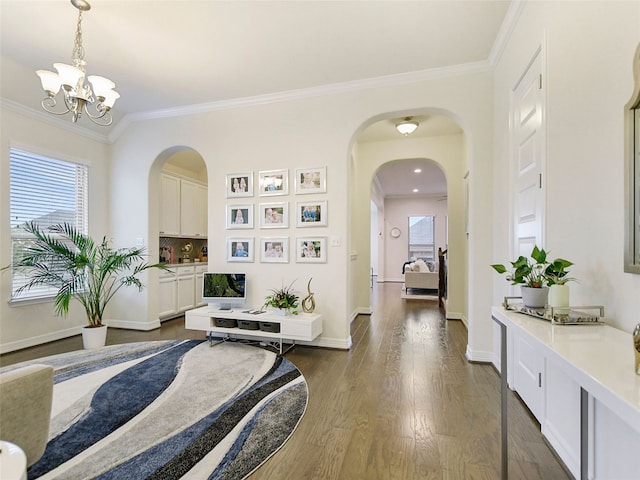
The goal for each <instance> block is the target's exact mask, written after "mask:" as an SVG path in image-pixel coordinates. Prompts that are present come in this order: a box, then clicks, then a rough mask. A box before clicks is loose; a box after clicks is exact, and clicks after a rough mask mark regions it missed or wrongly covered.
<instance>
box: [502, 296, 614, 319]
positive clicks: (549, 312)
mask: <svg viewBox="0 0 640 480" xmlns="http://www.w3.org/2000/svg"><path fill="white" fill-rule="evenodd" d="M502 306H503V307H504V308H505V309H506V310H510V311H512V312H518V313H522V314H524V315H528V316H530V317H535V318H539V319H541V320H547V321H549V322H551V323H552V324H554V325H603V324H604V320H603V318H604V307H602V306H575V307H574V306H570V307H569V308H568V309H567V308H547V307H545V308H532V307H525V306H524V304H523V303H522V297H504V302H503V303H502ZM589 312H591V313H589ZM596 312H597V313H596Z"/></svg>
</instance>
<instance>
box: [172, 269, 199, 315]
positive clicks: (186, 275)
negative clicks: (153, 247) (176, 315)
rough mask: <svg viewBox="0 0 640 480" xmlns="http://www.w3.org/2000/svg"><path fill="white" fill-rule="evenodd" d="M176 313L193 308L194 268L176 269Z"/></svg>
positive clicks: (194, 291)
mask: <svg viewBox="0 0 640 480" xmlns="http://www.w3.org/2000/svg"><path fill="white" fill-rule="evenodd" d="M177 271H178V273H177V282H178V287H177V288H178V311H180V312H182V311H184V310H189V309H191V308H193V307H195V295H196V290H195V274H196V271H195V267H192V266H189V267H178V268H177Z"/></svg>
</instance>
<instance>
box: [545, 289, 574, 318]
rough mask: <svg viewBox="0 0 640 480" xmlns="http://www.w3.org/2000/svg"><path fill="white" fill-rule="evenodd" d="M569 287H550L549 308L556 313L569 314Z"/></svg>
mask: <svg viewBox="0 0 640 480" xmlns="http://www.w3.org/2000/svg"><path fill="white" fill-rule="evenodd" d="M569 294H570V290H569V285H551V286H550V287H549V308H553V309H554V312H556V313H560V314H562V313H568V312H569Z"/></svg>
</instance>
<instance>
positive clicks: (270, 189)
mask: <svg viewBox="0 0 640 480" xmlns="http://www.w3.org/2000/svg"><path fill="white" fill-rule="evenodd" d="M258 176H259V178H260V195H261V196H267V195H288V194H289V170H286V169H285V170H265V171H263V172H260V173H259V174H258Z"/></svg>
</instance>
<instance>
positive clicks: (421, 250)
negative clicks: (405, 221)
mask: <svg viewBox="0 0 640 480" xmlns="http://www.w3.org/2000/svg"><path fill="white" fill-rule="evenodd" d="M435 218H436V217H434V216H422V215H421V216H413V217H409V257H408V258H412V257H415V258H416V259H420V258H421V259H423V260H424V261H425V262H435V258H436V252H435V251H436V243H435V235H434V224H435Z"/></svg>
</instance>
